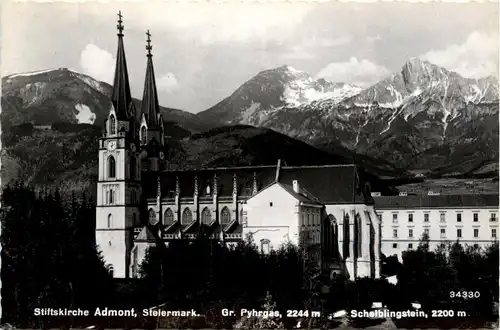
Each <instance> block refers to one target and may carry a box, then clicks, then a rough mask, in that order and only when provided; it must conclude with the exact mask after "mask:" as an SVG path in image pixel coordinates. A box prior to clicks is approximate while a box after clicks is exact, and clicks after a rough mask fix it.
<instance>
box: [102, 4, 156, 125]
mask: <svg viewBox="0 0 500 330" xmlns="http://www.w3.org/2000/svg"><path fill="white" fill-rule="evenodd" d="M122 17H123V16H122V14H121V11H119V12H118V25H117V29H118V34H117V35H118V51H117V55H116V68H115V79H114V82H113V94H112V97H111V101H112V103H113V106H114V108H115V112H116V116H117V119H118V120H124V121H127V120H131V119H133V121H134V122H135V121H136V119H137V118H136V113H135V106H134V103H133V100H132V94H131V92H130V84H129V77H128V69H127V61H126V59H125V48H124V46H123V30H124V29H125V27H124V26H123V20H122ZM146 36H147V39H146V50H147V58H148V61H147V67H146V79H145V83H144V95H143V98H142V109H141V110H142V113H143V114H144V115H145V116H146V120H147V124H148V129H154V128H157V127H159V122H158V121H159V119H158V114H159V113H160V107H159V104H158V93H157V90H156V81H155V75H154V69H153V58H152V57H153V55H152V54H151V50H152V49H153V46H151V33H149V30H148V31H147V32H146Z"/></svg>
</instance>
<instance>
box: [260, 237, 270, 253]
mask: <svg viewBox="0 0 500 330" xmlns="http://www.w3.org/2000/svg"><path fill="white" fill-rule="evenodd" d="M270 244H271V242H270V241H269V240H268V239H267V238H263V239H261V240H260V250H261V252H262V253H264V254H268V253H269V251H270V250H271V249H270Z"/></svg>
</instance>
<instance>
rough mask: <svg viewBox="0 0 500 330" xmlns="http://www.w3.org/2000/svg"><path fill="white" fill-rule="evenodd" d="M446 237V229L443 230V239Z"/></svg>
mask: <svg viewBox="0 0 500 330" xmlns="http://www.w3.org/2000/svg"><path fill="white" fill-rule="evenodd" d="M445 237H446V229H445V228H441V238H445Z"/></svg>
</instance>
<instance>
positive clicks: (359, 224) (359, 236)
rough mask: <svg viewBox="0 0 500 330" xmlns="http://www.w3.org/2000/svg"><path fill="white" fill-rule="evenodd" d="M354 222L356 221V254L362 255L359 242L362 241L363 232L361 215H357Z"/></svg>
mask: <svg viewBox="0 0 500 330" xmlns="http://www.w3.org/2000/svg"><path fill="white" fill-rule="evenodd" d="M356 223H357V237H356V240H357V242H356V243H357V244H356V249H357V253H358V256H360V257H363V255H362V251H361V244H362V242H363V233H362V230H363V222H362V221H361V217H360V216H359V215H358V216H357V218H356Z"/></svg>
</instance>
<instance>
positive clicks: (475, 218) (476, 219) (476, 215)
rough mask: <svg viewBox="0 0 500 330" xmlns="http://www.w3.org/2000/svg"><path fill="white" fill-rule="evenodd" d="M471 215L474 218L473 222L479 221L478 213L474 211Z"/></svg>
mask: <svg viewBox="0 0 500 330" xmlns="http://www.w3.org/2000/svg"><path fill="white" fill-rule="evenodd" d="M472 216H473V218H474V222H478V221H479V214H478V213H474V214H473V215H472Z"/></svg>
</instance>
